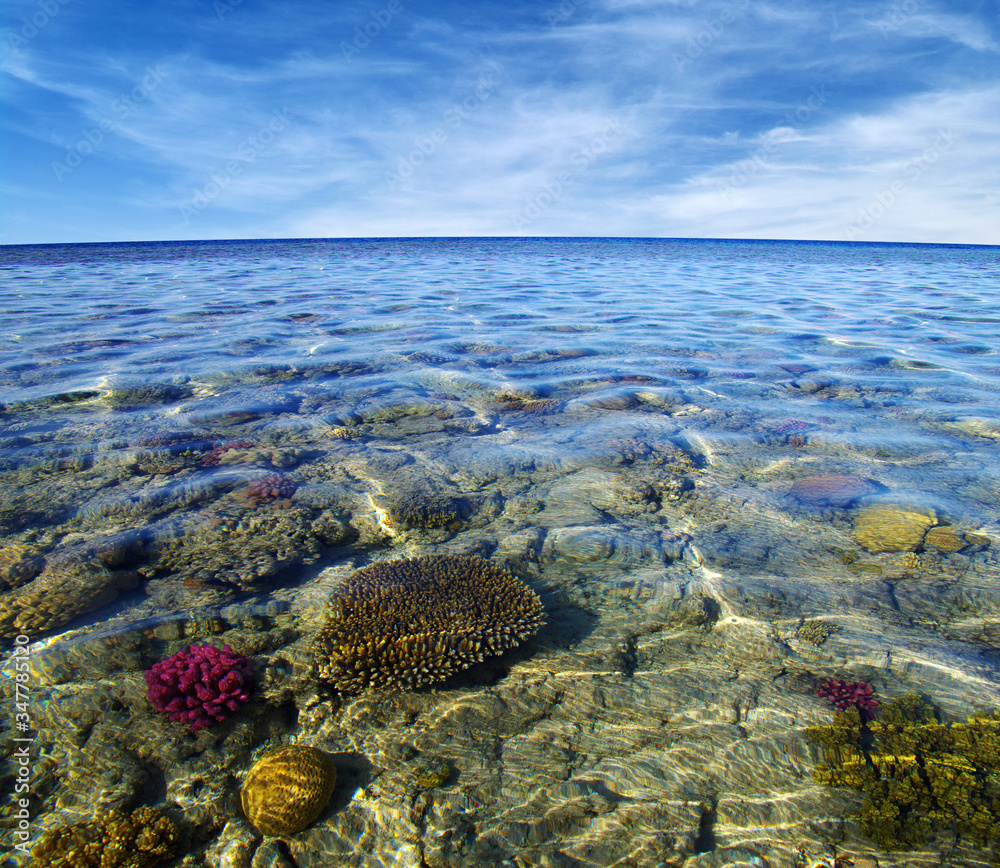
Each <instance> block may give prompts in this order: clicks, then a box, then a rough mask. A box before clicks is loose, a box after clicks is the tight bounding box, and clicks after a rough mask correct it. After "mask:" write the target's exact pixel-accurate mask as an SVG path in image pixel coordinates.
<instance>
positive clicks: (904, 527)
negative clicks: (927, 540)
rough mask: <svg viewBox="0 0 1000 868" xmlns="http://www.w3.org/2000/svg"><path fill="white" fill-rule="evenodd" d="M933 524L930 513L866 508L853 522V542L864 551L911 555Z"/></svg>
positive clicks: (933, 514)
mask: <svg viewBox="0 0 1000 868" xmlns="http://www.w3.org/2000/svg"><path fill="white" fill-rule="evenodd" d="M935 524H937V515H936V514H935V513H934V510H932V509H928V510H922V509H920V508H918V507H905V506H870V507H867V508H866V509H862V510H861V511H860V512H859V513H858V515H857V517H856V518H855V519H854V539H855V541H856V542H857V543H858V545H860V546H863V547H864V548H866V549H867V550H868V551H870V552H872V553H873V554H874V553H878V552H915V551H917V550H918V549H919V548H920V547H921V546H922V545H923V542H924V535H925V534H926V533H927V531H928V530H929V529H930V528H932V527H934V525H935Z"/></svg>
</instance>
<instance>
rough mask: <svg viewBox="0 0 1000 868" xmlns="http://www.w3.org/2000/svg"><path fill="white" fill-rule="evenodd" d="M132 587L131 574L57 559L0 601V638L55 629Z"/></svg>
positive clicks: (82, 561) (91, 562) (93, 563)
mask: <svg viewBox="0 0 1000 868" xmlns="http://www.w3.org/2000/svg"><path fill="white" fill-rule="evenodd" d="M135 585H136V576H135V574H134V573H131V572H128V571H124V570H122V571H118V572H112V571H109V570H108V569H106V568H105V566H104V565H103V564H102V563H100V562H99V561H97V560H85V559H80V558H61V559H59V560H57V561H55V562H53V563H50V564H47V565H46V567H45V569H44V570H42V572H41V573H40V574H39V575H38V577H37V578H35V579H34V580H33V581H31V582H29V583H27V584H25V585H22V586H21V587H19V588H18V589H17V590H15V591H12V592H10V593H9V594H6V595H4V597H3V598H2V599H0V638H4V639H13V638H14V637H15V636H18V635H21V634H23V635H26V636H38V635H40V634H41V633H44V632H46V631H47V630H56V629H58V628H59V627H63V626H65V625H66V624H68V623H69V622H70V621H72V620H73V619H74V618H76V617H77V616H78V615H82V614H84V613H86V612H92V611H93V610H94V609H97V608H99V607H100V606H103V605H104V604H105V603H109V602H111V601H112V600H113V599H114V598H115V597H117V596H118V592H119V591H120V590H125V589H126V588H133V587H135Z"/></svg>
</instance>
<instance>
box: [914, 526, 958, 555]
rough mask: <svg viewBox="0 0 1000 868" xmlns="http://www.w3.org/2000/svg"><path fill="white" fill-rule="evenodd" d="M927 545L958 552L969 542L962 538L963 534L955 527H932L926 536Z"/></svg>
mask: <svg viewBox="0 0 1000 868" xmlns="http://www.w3.org/2000/svg"><path fill="white" fill-rule="evenodd" d="M924 545H925V546H933V547H934V548H936V549H937V550H938V551H942V552H958V551H961V550H962V549H964V548H965V547H966V546H967V545H968V543H967V542H966V541H965V540H964V539H963V538H962V534H960V533H959V532H958V531H956V530H955V528H953V527H932V528H931V529H930V530H929V531H927V536H925V537H924Z"/></svg>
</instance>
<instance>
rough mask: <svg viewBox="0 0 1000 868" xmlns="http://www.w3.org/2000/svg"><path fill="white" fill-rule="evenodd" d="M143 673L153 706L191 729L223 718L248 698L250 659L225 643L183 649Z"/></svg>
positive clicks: (193, 730) (196, 728)
mask: <svg viewBox="0 0 1000 868" xmlns="http://www.w3.org/2000/svg"><path fill="white" fill-rule="evenodd" d="M145 675H146V685H147V688H148V690H147V692H146V696H147V698H148V699H149V701H150V702H151V703H152V705H153V708H155V709H156V710H157V711H161V712H163V713H165V714H167V715H168V716H169V717H170V719H171V720H174V721H177V722H178V723H185V724H187V725H188V726H189V727H190V728H191V731H192V732H197V731H198V730H199V729H201V728H202V727H203V726H209V725H210V724H212V723H216V722H217V721H220V720H225V719H226V718H227V717H228V716H229V714H230V713H231V712H233V711H236V710H237V709H238V708H239V707H240V706H241V705H242V704H243V703H244V702H246V701H247V700H248V699H249V698H250V689H251V663H250V658H249V657H241V656H240V655H238V654H234V653H233V650H232V648H230V647H229V646H228V645H226V646H225V647H224V648H222V649H221V650H220V649H219V648H216V647H215V646H213V645H194V646H192V647H190V648H184V649H182V650H181V651H178V652H177V653H176V654H173V655H172V656H170V657H168V658H167V659H166V660H161V661H160V662H159V663H157V664H155V665H154V666H153V668H152V669H149V670H147V672H146V673H145Z"/></svg>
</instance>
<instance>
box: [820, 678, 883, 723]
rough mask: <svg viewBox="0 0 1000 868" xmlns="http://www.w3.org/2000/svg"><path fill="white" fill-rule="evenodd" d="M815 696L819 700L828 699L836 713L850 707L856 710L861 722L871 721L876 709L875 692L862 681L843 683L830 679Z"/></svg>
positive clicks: (836, 679)
mask: <svg viewBox="0 0 1000 868" xmlns="http://www.w3.org/2000/svg"><path fill="white" fill-rule="evenodd" d="M816 695H817V696H818V697H819V698H820V699H829V700H830V702H832V703H833V704H834V705H835V706H836V707H837V710H838V711H846V710H847V709H848V708H850V707H851V706H852V705H853V706H854V707H855V708H856V709H857V710H858V713H859V714H860V715H861V719H862V720H871V719H872V718H873V717H874V716H875V709H877V708H878V700H877V699H876V698H875V691H874V690H873V689H872V686H871V685H870V684H867V683H866V682H864V681H844V680H843V679H842V678H831V679H830V680H829V681H827V682H826V683H825V684H824V685H823V686H822V687H821V688H820V689H819V690H817V691H816Z"/></svg>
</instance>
